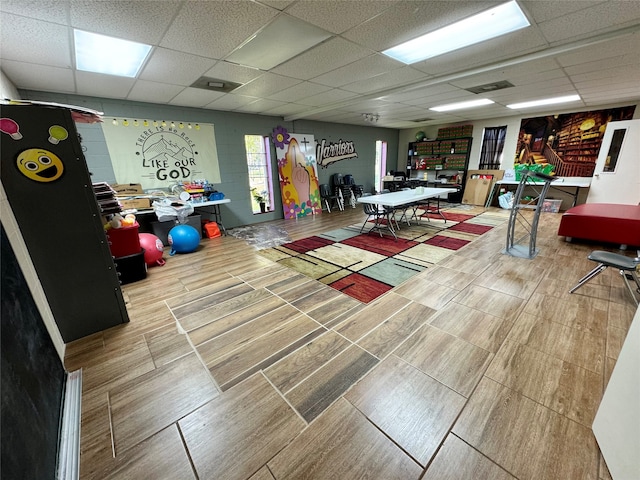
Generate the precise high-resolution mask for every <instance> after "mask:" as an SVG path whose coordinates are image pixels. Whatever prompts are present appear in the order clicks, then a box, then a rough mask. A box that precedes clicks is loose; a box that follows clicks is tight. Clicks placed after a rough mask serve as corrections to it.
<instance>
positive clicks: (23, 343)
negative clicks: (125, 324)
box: [0, 226, 66, 480]
mask: <svg viewBox="0 0 640 480" xmlns="http://www.w3.org/2000/svg"><path fill="white" fill-rule="evenodd" d="M1 230H2V232H1V236H2V239H1V244H0V252H1V258H0V262H1V269H2V309H1V315H2V320H1V321H2V328H1V330H0V336H1V337H2V338H1V345H2V350H1V362H2V363H1V364H0V365H1V367H0V370H1V371H2V384H1V385H0V387H1V391H2V405H1V406H2V418H1V422H2V429H1V430H0V437H1V442H2V446H1V455H2V457H1V460H0V461H1V463H0V465H1V466H2V467H1V468H2V472H1V473H2V478H6V479H16V480H17V479H38V480H40V479H43V480H44V479H48V478H51V479H55V478H56V463H57V454H58V437H59V431H60V418H61V412H62V398H63V394H64V384H65V378H66V374H65V371H64V367H63V365H62V362H61V361H60V357H59V356H58V354H57V352H56V350H55V348H54V346H53V342H52V341H51V337H50V336H49V334H48V332H47V330H46V328H45V326H44V323H43V321H42V317H41V316H40V312H39V311H38V309H37V307H36V305H35V302H34V300H33V297H32V296H31V292H30V290H29V287H28V286H27V283H26V281H25V278H24V276H23V274H22V270H21V269H20V266H19V264H18V261H17V260H16V256H15V254H14V252H13V249H12V248H11V244H10V243H9V241H8V239H7V235H6V233H5V230H4V226H2V228H1Z"/></svg>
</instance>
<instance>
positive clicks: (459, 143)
mask: <svg viewBox="0 0 640 480" xmlns="http://www.w3.org/2000/svg"><path fill="white" fill-rule="evenodd" d="M471 141H472V137H454V138H439V139H437V140H426V141H422V142H411V143H409V150H408V154H407V179H408V180H409V182H413V183H418V184H420V185H425V186H430V187H448V188H450V187H455V188H457V189H458V192H456V193H455V194H450V195H449V201H452V202H460V201H461V200H462V192H463V191H464V182H465V178H466V176H467V170H468V168H469V153H470V152H471Z"/></svg>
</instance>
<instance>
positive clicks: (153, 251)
mask: <svg viewBox="0 0 640 480" xmlns="http://www.w3.org/2000/svg"><path fill="white" fill-rule="evenodd" d="M138 237H139V238H140V246H141V247H142V248H144V261H145V263H146V264H147V266H149V267H152V266H154V265H164V260H163V259H162V253H163V248H164V245H163V244H162V240H160V239H159V238H158V237H156V236H155V235H153V234H151V233H139V234H138Z"/></svg>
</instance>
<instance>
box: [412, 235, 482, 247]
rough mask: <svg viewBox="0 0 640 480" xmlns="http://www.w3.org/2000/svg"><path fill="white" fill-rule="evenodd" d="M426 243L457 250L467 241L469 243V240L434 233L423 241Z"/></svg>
mask: <svg viewBox="0 0 640 480" xmlns="http://www.w3.org/2000/svg"><path fill="white" fill-rule="evenodd" d="M423 243H424V244H426V245H434V246H436V247H442V248H448V249H449V250H458V249H459V248H462V247H464V246H465V245H466V244H467V243H471V241H470V240H463V239H461V238H452V237H445V236H443V235H436V236H435V237H432V238H430V239H429V240H426V241H425V242H423Z"/></svg>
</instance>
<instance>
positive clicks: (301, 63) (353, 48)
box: [272, 38, 373, 80]
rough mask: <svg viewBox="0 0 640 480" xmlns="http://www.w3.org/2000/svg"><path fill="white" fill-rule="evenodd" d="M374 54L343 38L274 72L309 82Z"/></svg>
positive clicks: (328, 42)
mask: <svg viewBox="0 0 640 480" xmlns="http://www.w3.org/2000/svg"><path fill="white" fill-rule="evenodd" d="M372 53H373V52H372V51H371V50H368V49H366V48H362V47H360V46H358V45H356V44H354V43H351V42H348V41H346V40H344V39H342V38H332V39H329V40H327V41H326V42H324V43H321V44H320V45H318V46H317V47H314V48H312V49H311V50H309V51H307V52H305V53H302V54H301V55H299V56H297V57H296V58H294V59H292V60H289V61H288V62H285V63H283V64H282V65H279V66H277V67H275V68H274V69H273V70H272V72H274V73H278V74H280V75H286V76H288V77H293V78H299V79H302V80H309V79H311V78H313V77H315V76H318V75H321V74H323V73H325V72H328V71H331V70H334V69H336V68H339V67H342V66H343V65H347V64H348V63H351V62H354V61H356V60H358V59H360V58H364V57H367V56H369V55H371V54H372Z"/></svg>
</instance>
